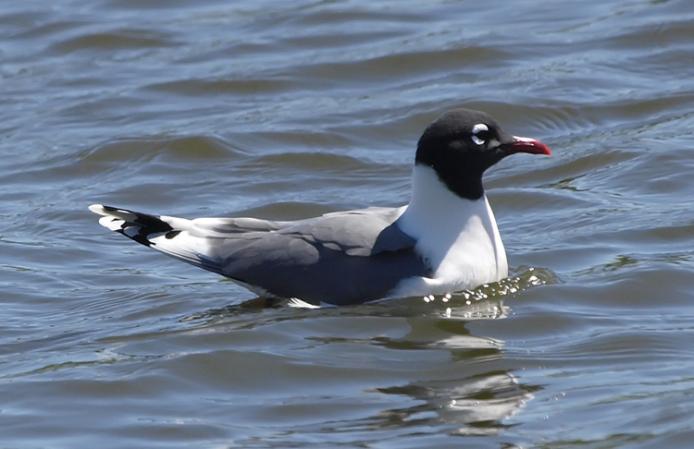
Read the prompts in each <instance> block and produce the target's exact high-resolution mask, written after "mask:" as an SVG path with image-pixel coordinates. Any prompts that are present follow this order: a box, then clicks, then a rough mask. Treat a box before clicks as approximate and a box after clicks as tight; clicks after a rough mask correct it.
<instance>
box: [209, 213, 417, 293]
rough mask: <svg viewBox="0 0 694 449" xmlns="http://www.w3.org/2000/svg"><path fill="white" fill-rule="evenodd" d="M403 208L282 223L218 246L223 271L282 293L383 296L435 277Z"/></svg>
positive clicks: (241, 235)
mask: <svg viewBox="0 0 694 449" xmlns="http://www.w3.org/2000/svg"><path fill="white" fill-rule="evenodd" d="M399 215H400V211H399V209H393V208H371V209H364V210H357V211H349V212H338V213H333V214H327V215H324V216H321V217H317V218H312V219H308V220H301V221H298V222H291V223H282V224H281V225H278V228H277V229H274V230H272V231H268V232H253V231H252V232H247V233H243V234H239V235H238V237H236V238H234V237H229V238H226V239H224V240H223V241H220V242H218V244H216V245H215V251H214V252H215V254H214V258H215V259H218V260H219V261H220V268H221V269H220V272H221V273H222V274H224V275H226V276H228V277H231V278H233V279H237V280H239V281H242V282H245V283H247V284H250V285H254V286H258V287H261V288H263V289H264V290H267V291H268V292H270V293H272V294H274V295H277V296H281V297H296V298H300V299H302V300H304V301H307V302H312V303H318V302H321V301H322V302H326V303H331V304H338V305H341V304H356V303H362V302H365V301H369V300H373V299H378V298H382V297H384V296H385V295H386V294H387V293H388V292H389V291H390V290H392V289H393V288H394V287H395V286H396V285H397V284H398V282H399V281H401V280H402V279H404V278H408V277H411V276H424V275H428V274H430V273H429V269H428V268H427V267H426V265H425V264H424V262H423V261H422V260H421V259H420V258H419V257H418V256H417V254H416V252H415V251H414V246H415V243H416V242H415V240H414V239H413V238H412V237H410V236H409V235H407V234H405V233H404V232H402V231H401V230H400V228H399V227H398V225H397V223H396V220H397V218H398V216H399Z"/></svg>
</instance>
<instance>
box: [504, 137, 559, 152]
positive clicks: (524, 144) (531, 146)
mask: <svg viewBox="0 0 694 449" xmlns="http://www.w3.org/2000/svg"><path fill="white" fill-rule="evenodd" d="M508 151H509V154H513V153H530V154H544V155H545V156H551V155H552V150H550V148H549V147H548V146H547V145H545V144H544V143H542V142H540V141H539V140H537V139H532V138H530V137H518V136H513V142H511V144H509V145H508Z"/></svg>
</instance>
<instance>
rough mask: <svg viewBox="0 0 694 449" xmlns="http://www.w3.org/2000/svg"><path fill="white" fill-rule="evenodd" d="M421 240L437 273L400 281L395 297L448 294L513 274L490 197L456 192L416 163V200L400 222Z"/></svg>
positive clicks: (422, 249) (421, 250)
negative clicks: (509, 272)
mask: <svg viewBox="0 0 694 449" xmlns="http://www.w3.org/2000/svg"><path fill="white" fill-rule="evenodd" d="M398 224H399V225H400V227H401V229H402V230H403V231H405V232H406V233H408V234H409V235H411V236H412V237H414V238H415V239H417V246H416V249H417V251H418V252H419V254H421V255H422V256H423V257H424V258H425V259H426V261H427V262H428V264H429V266H430V267H431V268H432V271H433V275H432V277H430V278H428V277H415V278H409V279H406V280H404V281H402V282H400V283H399V284H398V285H397V286H396V288H395V289H394V291H393V292H391V294H390V295H389V296H393V297H398V296H422V295H427V294H445V293H449V292H454V291H460V290H464V289H468V288H475V287H478V286H479V285H482V284H485V283H489V282H496V281H499V280H501V279H503V278H505V277H506V276H507V275H508V265H507V262H506V252H505V251H504V245H503V243H502V242H501V237H500V236H499V230H498V229H497V226H496V221H495V220H494V214H493V212H492V210H491V208H490V206H489V202H488V201H487V197H486V196H483V197H482V198H480V199H479V200H474V201H473V200H468V199H464V198H461V197H459V196H457V195H456V194H454V193H452V192H451V191H450V190H448V188H447V187H446V186H445V184H443V183H442V182H441V181H440V180H439V179H438V176H437V175H436V173H435V172H434V170H433V169H431V168H429V167H426V166H420V165H418V166H416V167H415V169H414V174H413V192H412V200H411V201H410V204H409V205H408V206H407V209H406V210H405V212H404V213H403V214H402V216H401V217H400V218H399V220H398Z"/></svg>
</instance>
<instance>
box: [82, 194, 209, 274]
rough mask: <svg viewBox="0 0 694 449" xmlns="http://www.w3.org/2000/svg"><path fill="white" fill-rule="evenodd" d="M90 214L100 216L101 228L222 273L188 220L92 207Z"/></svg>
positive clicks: (95, 205) (98, 205)
mask: <svg viewBox="0 0 694 449" xmlns="http://www.w3.org/2000/svg"><path fill="white" fill-rule="evenodd" d="M89 210H90V211H92V212H94V213H95V214H97V215H101V218H100V219H99V224H100V225H101V226H103V227H105V228H107V229H110V230H111V231H114V232H118V233H119V234H123V235H124V236H126V237H128V238H130V239H132V240H135V241H136V242H138V243H141V244H143V245H145V246H148V247H150V248H153V249H156V250H158V251H161V252H163V253H165V254H168V255H170V256H173V257H175V258H177V259H181V260H183V261H185V262H188V263H191V264H193V265H196V266H198V267H200V268H204V269H206V270H210V271H214V272H219V269H220V267H219V263H218V261H215V260H214V259H213V258H211V257H210V255H209V254H207V253H209V250H208V248H207V245H206V242H205V240H204V239H202V238H199V237H196V236H195V235H193V234H192V233H190V232H188V231H189V230H192V228H193V222H192V221H191V220H188V219H185V218H177V217H168V216H164V215H150V214H144V213H142V212H135V211H132V210H128V209H118V208H115V207H111V206H104V205H101V204H92V205H91V206H89Z"/></svg>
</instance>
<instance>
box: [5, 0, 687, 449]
mask: <svg viewBox="0 0 694 449" xmlns="http://www.w3.org/2000/svg"><path fill="white" fill-rule="evenodd" d="M0 37H1V38H0V105H2V108H0V155H1V156H2V163H0V217H1V220H2V221H1V222H2V226H0V254H2V257H1V258H0V286H1V287H2V294H1V295H0V398H2V399H0V447H7V448H22V449H23V448H44V447H45V448H48V447H50V448H75V447H101V448H133V447H167V448H168V447H186V448H187V447H199V448H221V447H244V448H271V447H274V448H287V447H300V448H310V447H315V448H327V447H368V448H398V449H400V448H420V447H427V448H433V447H435V448H449V447H451V448H452V447H466V448H471V447H475V448H477V447H479V448H520V447H523V448H529V447H543V448H552V449H554V448H572V449H574V448H641V449H645V448H665V447H667V448H688V447H691V441H692V438H694V430H692V429H694V420H693V419H692V414H693V413H694V400H693V397H694V376H693V375H692V372H694V361H693V360H694V357H692V355H693V351H692V344H691V342H692V341H693V338H694V326H693V325H692V322H693V321H692V319H693V318H694V302H693V300H694V294H693V293H692V286H693V281H692V268H694V266H693V265H694V263H693V259H692V258H693V255H694V249H693V248H694V245H693V243H694V215H693V214H692V212H691V198H692V195H693V194H694V188H693V187H692V183H691V173H692V169H693V168H694V163H693V162H692V161H694V157H693V156H694V112H692V111H693V110H694V108H693V107H692V106H693V105H694V81H693V80H694V10H693V9H692V8H691V2H689V1H686V0H681V1H675V0H673V1H642V0H638V1H637V0H633V1H626V0H625V1H615V2H601V1H595V0H589V1H575V2H562V3H561V5H559V4H558V3H556V2H549V1H545V2H534V1H533V2H530V1H518V2H514V3H513V5H511V4H509V3H506V2H475V1H471V2H462V1H461V2H453V1H440V2H428V3H426V4H423V3H422V2H388V1H379V2H368V1H362V0H360V1H351V2H328V1H302V2H286V3H281V4H278V2H257V1H253V2H251V1H237V2H224V1H215V0H207V1H204V2H184V1H178V2H165V1H161V0H147V1H139V0H138V1H134V0H96V1H92V2H86V3H85V2H77V1H70V0H61V1H58V2H50V3H46V2H40V1H24V2H3V3H2V4H0ZM455 106H467V107H471V108H478V109H483V110H485V111H487V112H489V113H491V114H492V115H493V116H495V117H496V118H497V119H498V120H499V121H500V122H501V123H502V124H503V125H504V128H505V129H508V130H509V131H512V132H514V133H518V134H524V135H528V136H533V137H537V138H541V139H542V140H544V141H546V142H547V143H548V144H549V145H550V146H551V147H552V148H553V149H554V152H555V155H554V157H552V158H538V157H530V156H514V157H513V158H509V159H507V160H505V161H503V162H502V163H501V164H499V165H498V166H497V167H495V168H494V169H493V170H491V171H490V173H489V174H488V176H487V178H486V185H487V188H488V193H489V197H490V201H491V202H492V205H493V207H494V210H495V213H496V216H497V220H498V222H499V226H500V229H501V233H502V236H503V238H504V241H505V244H506V248H507V252H508V253H509V259H510V264H511V267H512V272H513V273H512V275H513V278H512V279H510V280H507V281H504V282H502V283H501V284H500V285H492V286H488V287H486V288H481V289H479V290H477V291H475V292H468V293H465V294H459V295H456V296H454V297H453V298H451V299H450V300H449V301H448V302H444V298H436V299H435V300H434V301H433V302H425V301H423V300H422V299H421V298H410V299H404V300H399V301H391V302H388V303H383V304H371V305H363V306H356V307H347V308H339V309H337V308H332V309H320V310H296V309H292V308H288V307H262V306H261V305H259V304H255V303H254V302H247V301H248V300H250V299H252V295H250V294H249V293H248V292H246V291H245V290H243V289H242V288H240V287H237V286H235V285H234V284H233V283H232V282H229V281H226V280H224V279H221V278H220V277H218V276H215V275H213V274H210V273H206V272H203V271H201V270H197V269H195V268H193V267H189V266H187V265H185V264H181V263H178V262H176V261H173V260H171V259H168V258H166V257H163V256H161V255H159V254H157V253H155V252H153V251H148V250H147V249H146V248H143V247H141V246H138V245H135V244H132V243H131V242H129V241H127V240H125V239H123V238H119V236H117V235H115V234H112V233H108V232H107V231H106V230H105V229H103V228H101V227H99V226H98V225H97V224H96V220H95V217H94V216H93V215H91V214H90V213H89V212H88V211H87V209H86V206H87V205H88V204H90V203H93V202H103V203H106V204H114V205H120V206H128V207H131V208H135V209H140V210H144V211H151V212H159V213H166V214H170V215H180V216H185V217H196V216H210V215H253V216H260V217H268V218H285V219H293V218H299V217H307V216H312V215H316V214H320V213H324V212H328V211H334V210H341V209H347V208H358V207H365V206H371V205H380V206H383V205H391V206H394V205H399V204H402V203H404V202H406V201H407V198H408V189H409V171H410V164H411V161H412V158H413V151H414V144H415V142H416V139H417V138H418V136H419V133H420V132H421V130H422V129H423V127H424V126H425V125H426V124H427V123H428V122H429V121H431V120H432V119H433V118H435V117H436V116H438V115H439V114H441V113H442V112H443V111H445V110H447V109H450V108H452V107H455Z"/></svg>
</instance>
